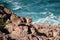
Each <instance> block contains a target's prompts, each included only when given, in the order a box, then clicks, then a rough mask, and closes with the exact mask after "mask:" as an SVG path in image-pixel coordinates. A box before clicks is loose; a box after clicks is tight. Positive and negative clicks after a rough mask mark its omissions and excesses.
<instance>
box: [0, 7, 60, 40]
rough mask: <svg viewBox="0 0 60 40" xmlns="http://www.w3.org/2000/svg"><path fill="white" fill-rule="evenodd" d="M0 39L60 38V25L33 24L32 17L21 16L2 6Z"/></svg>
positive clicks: (44, 39) (54, 39) (0, 9)
mask: <svg viewBox="0 0 60 40" xmlns="http://www.w3.org/2000/svg"><path fill="white" fill-rule="evenodd" d="M0 19H3V20H5V21H3V22H2V23H3V24H2V25H1V22H0V31H1V32H0V40H60V27H59V26H56V25H52V24H46V23H41V24H32V19H31V18H27V17H19V16H17V15H16V14H14V13H13V12H11V11H10V10H8V9H7V8H5V7H4V6H0ZM3 25H4V26H3Z"/></svg>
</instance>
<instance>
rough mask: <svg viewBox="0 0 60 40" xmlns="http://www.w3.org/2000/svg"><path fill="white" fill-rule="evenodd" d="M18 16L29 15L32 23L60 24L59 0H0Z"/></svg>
mask: <svg viewBox="0 0 60 40" xmlns="http://www.w3.org/2000/svg"><path fill="white" fill-rule="evenodd" d="M0 4H3V5H4V6H5V7H7V8H8V9H9V10H11V11H13V12H14V13H15V14H16V15H18V16H23V17H30V18H32V20H33V22H32V23H33V24H34V23H35V24H39V23H49V24H54V25H60V0H0Z"/></svg>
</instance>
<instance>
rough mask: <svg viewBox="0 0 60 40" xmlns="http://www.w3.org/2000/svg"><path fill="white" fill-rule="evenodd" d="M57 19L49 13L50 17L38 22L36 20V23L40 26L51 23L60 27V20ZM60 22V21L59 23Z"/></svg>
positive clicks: (40, 19)
mask: <svg viewBox="0 0 60 40" xmlns="http://www.w3.org/2000/svg"><path fill="white" fill-rule="evenodd" d="M55 18H57V17H56V16H54V14H53V13H51V12H49V15H48V16H47V17H45V18H39V19H38V20H35V22H33V24H34V23H36V24H39V23H49V24H53V25H59V24H60V22H59V21H60V19H59V18H58V19H57V20H56V19H55ZM58 20H59V21H58Z"/></svg>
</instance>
